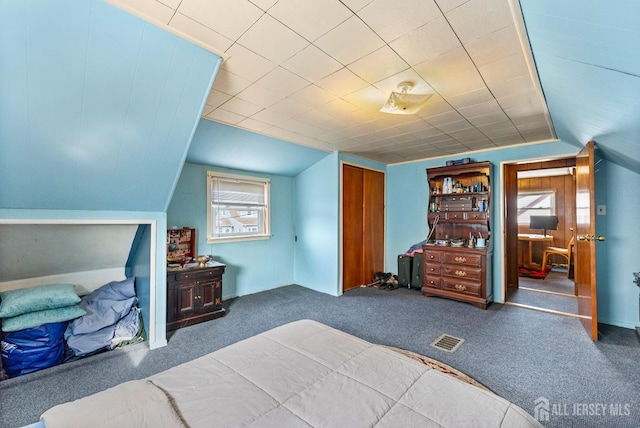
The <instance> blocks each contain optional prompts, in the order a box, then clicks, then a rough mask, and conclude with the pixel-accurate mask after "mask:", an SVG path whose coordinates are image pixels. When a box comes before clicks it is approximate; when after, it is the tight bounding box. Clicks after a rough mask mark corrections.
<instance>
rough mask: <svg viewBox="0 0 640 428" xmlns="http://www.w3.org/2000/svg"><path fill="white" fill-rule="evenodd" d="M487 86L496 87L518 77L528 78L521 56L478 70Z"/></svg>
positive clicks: (501, 60)
mask: <svg viewBox="0 0 640 428" xmlns="http://www.w3.org/2000/svg"><path fill="white" fill-rule="evenodd" d="M478 69H479V70H480V74H482V77H483V78H484V80H485V82H487V85H496V84H500V83H501V82H504V81H507V80H511V79H513V78H515V77H518V76H529V68H528V67H527V63H526V62H525V60H524V58H523V57H522V55H511V56H508V57H506V58H502V59H499V60H498V61H494V62H490V63H488V64H485V65H483V66H481V67H479V68H478Z"/></svg>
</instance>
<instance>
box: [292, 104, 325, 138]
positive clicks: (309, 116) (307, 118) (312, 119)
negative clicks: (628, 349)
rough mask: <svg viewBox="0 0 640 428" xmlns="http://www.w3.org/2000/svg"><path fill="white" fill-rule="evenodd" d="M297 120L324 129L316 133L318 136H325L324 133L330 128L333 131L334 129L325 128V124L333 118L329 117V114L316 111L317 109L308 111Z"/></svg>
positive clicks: (298, 116)
mask: <svg viewBox="0 0 640 428" xmlns="http://www.w3.org/2000/svg"><path fill="white" fill-rule="evenodd" d="M296 119H298V120H300V121H302V122H306V123H310V124H315V125H316V126H318V128H320V129H322V132H318V133H316V134H317V135H320V134H323V133H325V132H327V129H329V128H331V129H333V127H332V126H330V125H328V126H325V122H329V121H330V120H332V119H333V118H332V117H331V116H329V115H328V114H326V113H323V112H321V111H318V110H315V109H311V110H309V111H306V112H304V113H302V114H299V115H297V116H296Z"/></svg>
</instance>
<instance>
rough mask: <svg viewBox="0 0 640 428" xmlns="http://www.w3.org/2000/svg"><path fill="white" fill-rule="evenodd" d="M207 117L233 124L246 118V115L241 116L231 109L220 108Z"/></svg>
mask: <svg viewBox="0 0 640 428" xmlns="http://www.w3.org/2000/svg"><path fill="white" fill-rule="evenodd" d="M207 119H212V120H215V121H216V122H223V123H230V124H232V125H233V124H236V123H238V122H240V121H241V120H243V119H245V116H241V115H239V114H236V113H231V112H230V111H226V110H221V109H219V108H218V109H215V110H214V111H212V112H211V113H209V114H208V115H207Z"/></svg>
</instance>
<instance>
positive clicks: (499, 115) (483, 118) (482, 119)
mask: <svg viewBox="0 0 640 428" xmlns="http://www.w3.org/2000/svg"><path fill="white" fill-rule="evenodd" d="M505 119H507V115H506V114H505V112H503V111H502V110H494V111H493V112H486V113H484V114H478V115H477V116H474V117H469V118H468V120H469V122H471V123H472V124H473V125H474V126H482V125H491V124H493V123H501V122H504V121H505Z"/></svg>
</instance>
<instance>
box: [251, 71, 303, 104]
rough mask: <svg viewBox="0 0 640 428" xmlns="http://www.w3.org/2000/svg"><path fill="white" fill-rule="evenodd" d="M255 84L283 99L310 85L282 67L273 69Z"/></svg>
mask: <svg viewBox="0 0 640 428" xmlns="http://www.w3.org/2000/svg"><path fill="white" fill-rule="evenodd" d="M256 83H257V84H258V85H260V86H262V87H264V88H267V89H269V90H271V91H274V92H278V93H280V94H282V95H284V96H285V97H287V96H289V95H291V94H293V93H294V92H296V91H299V90H300V89H302V88H305V87H307V86H309V85H310V83H309V81H307V80H305V79H303V78H302V77H299V76H296V75H295V74H293V73H292V72H290V71H289V70H285V69H284V68H282V67H277V68H274V69H273V70H271V71H270V72H269V73H267V74H266V75H265V76H264V77H262V78H261V79H260V80H258V81H257V82H256Z"/></svg>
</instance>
